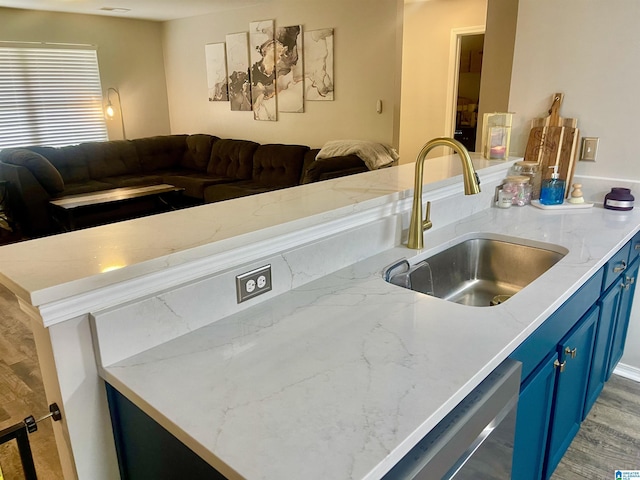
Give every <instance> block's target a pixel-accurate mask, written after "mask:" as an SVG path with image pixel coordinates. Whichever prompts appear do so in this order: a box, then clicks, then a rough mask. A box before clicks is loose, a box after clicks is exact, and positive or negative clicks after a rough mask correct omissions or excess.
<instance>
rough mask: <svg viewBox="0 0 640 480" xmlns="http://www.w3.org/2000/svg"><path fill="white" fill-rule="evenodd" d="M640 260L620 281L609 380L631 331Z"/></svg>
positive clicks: (631, 266) (608, 372) (608, 371)
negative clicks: (632, 307) (630, 320)
mask: <svg viewBox="0 0 640 480" xmlns="http://www.w3.org/2000/svg"><path fill="white" fill-rule="evenodd" d="M639 265H640V260H638V259H637V258H636V259H635V261H634V262H633V263H632V264H631V265H630V266H629V268H628V269H627V271H626V272H625V273H624V274H623V275H622V277H621V280H620V288H621V295H620V303H619V308H618V312H617V315H616V320H615V329H614V331H613V338H612V340H611V355H610V356H609V365H608V370H607V380H608V379H609V377H610V376H611V374H612V373H613V369H614V368H616V365H617V364H618V362H619V361H620V358H622V354H623V352H624V344H625V340H626V339H627V330H628V329H629V317H630V315H631V305H632V303H633V294H634V293H635V290H636V279H637V278H638V266H639Z"/></svg>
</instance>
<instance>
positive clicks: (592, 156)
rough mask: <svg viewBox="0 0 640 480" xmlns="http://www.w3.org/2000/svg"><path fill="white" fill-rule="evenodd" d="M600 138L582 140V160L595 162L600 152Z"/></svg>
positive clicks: (584, 138)
mask: <svg viewBox="0 0 640 480" xmlns="http://www.w3.org/2000/svg"><path fill="white" fill-rule="evenodd" d="M598 140H599V139H598V137H583V139H582V153H581V154H580V160H582V161H586V162H595V161H596V153H597V151H598Z"/></svg>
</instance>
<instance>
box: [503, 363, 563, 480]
mask: <svg viewBox="0 0 640 480" xmlns="http://www.w3.org/2000/svg"><path fill="white" fill-rule="evenodd" d="M557 361H558V355H557V354H556V353H555V352H553V353H551V354H549V355H548V356H547V358H546V359H545V360H543V361H542V363H541V364H540V365H539V366H538V368H537V369H536V370H535V371H534V372H533V373H532V374H531V375H530V376H529V378H528V379H527V380H526V381H525V382H524V383H523V384H522V385H521V386H520V397H519V399H518V414H517V421H516V433H515V439H516V440H515V443H514V446H513V464H512V470H513V473H512V474H511V478H514V479H515V478H517V479H518V480H538V479H540V478H542V472H543V468H544V458H545V452H546V448H545V447H546V445H547V438H548V432H549V425H550V421H551V406H552V400H553V390H554V387H555V381H556V368H557V367H556V366H555V365H554V364H555V363H556V362H557Z"/></svg>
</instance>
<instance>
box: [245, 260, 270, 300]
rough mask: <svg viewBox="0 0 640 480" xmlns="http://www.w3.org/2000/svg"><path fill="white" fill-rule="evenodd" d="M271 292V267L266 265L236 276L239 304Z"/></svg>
mask: <svg viewBox="0 0 640 480" xmlns="http://www.w3.org/2000/svg"><path fill="white" fill-rule="evenodd" d="M269 290H271V265H265V266H264V267H260V268H256V269H255V270H251V271H250V272H246V273H243V274H242V275H237V276H236V295H237V298H238V303H242V302H244V301H245V300H249V299H250V298H253V297H257V296H258V295H262V294H263V293H266V292H268V291H269Z"/></svg>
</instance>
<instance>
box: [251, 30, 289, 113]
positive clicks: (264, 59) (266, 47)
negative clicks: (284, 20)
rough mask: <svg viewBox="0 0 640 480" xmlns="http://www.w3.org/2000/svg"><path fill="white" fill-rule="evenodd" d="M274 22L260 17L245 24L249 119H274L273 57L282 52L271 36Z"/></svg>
mask: <svg viewBox="0 0 640 480" xmlns="http://www.w3.org/2000/svg"><path fill="white" fill-rule="evenodd" d="M273 26H274V21H273V20H264V21H260V22H251V23H250V24H249V43H250V46H251V50H250V52H251V53H250V60H251V101H252V103H251V104H252V109H253V118H254V119H256V120H270V121H275V120H277V119H278V116H277V100H276V56H279V55H280V53H281V52H282V46H280V47H278V45H277V44H276V42H275V39H274V28H273Z"/></svg>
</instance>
